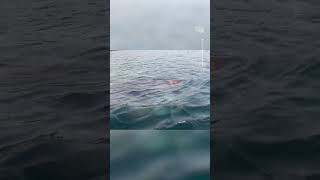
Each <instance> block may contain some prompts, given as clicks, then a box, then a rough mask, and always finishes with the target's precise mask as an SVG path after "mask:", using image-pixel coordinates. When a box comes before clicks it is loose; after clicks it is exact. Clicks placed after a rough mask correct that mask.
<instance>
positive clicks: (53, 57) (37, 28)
mask: <svg viewBox="0 0 320 180" xmlns="http://www.w3.org/2000/svg"><path fill="white" fill-rule="evenodd" d="M107 13H108V11H107V8H106V1H105V0H84V1H78V0H67V1H54V0H41V1H39V0H31V1H22V0H13V1H11V0H10V1H7V0H4V1H1V2H0V42H1V43H0V122H1V124H0V179H1V180H22V179H23V180H44V179H46V180H57V179H59V180H70V179H77V180H88V179H94V180H97V179H103V180H105V179H107V177H108V163H107V161H108V159H107V157H108V146H107V144H108V141H107V137H106V136H107V134H108V122H107V115H106V112H107V102H108V100H106V99H107V98H108V96H107V94H106V90H107V89H108V84H109V83H108V78H107V76H106V72H107V69H106V67H107V64H108V48H107V47H106V42H107V41H108V40H107V24H108V21H107Z"/></svg>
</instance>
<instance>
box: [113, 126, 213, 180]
mask: <svg viewBox="0 0 320 180" xmlns="http://www.w3.org/2000/svg"><path fill="white" fill-rule="evenodd" d="M110 165H111V174H110V179H111V180H126V179H130V180H144V179H152V180H209V179H210V133H209V131H207V130H171V131H157V130H141V131H139V130H136V131H126V130H124V131H111V146H110Z"/></svg>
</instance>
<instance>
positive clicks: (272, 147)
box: [211, 0, 320, 180]
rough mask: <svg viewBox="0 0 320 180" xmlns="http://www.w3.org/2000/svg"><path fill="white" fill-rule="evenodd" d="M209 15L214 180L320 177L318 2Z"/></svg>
mask: <svg viewBox="0 0 320 180" xmlns="http://www.w3.org/2000/svg"><path fill="white" fill-rule="evenodd" d="M211 11H212V13H213V20H214V22H213V25H214V26H213V27H214V29H213V34H211V36H212V38H213V39H214V41H213V42H214V43H213V46H212V48H213V49H214V54H215V55H216V56H215V57H214V60H213V63H214V64H213V66H214V71H212V74H213V77H214V78H213V79H212V82H213V83H212V87H213V102H214V104H213V107H214V109H213V111H214V113H215V114H214V117H213V118H214V119H215V121H216V122H215V123H214V124H213V135H212V140H213V144H214V149H213V156H214V157H213V158H214V159H215V160H214V162H213V164H214V169H213V171H214V172H213V174H214V179H216V180H220V179H237V180H242V179H243V180H248V179H254V180H260V179H261V180H262V179H263V180H265V179H268V180H269V179H310V180H311V179H312V180H316V179H319V178H320V169H319V167H320V159H319V157H320V151H319V148H320V146H319V144H320V139H319V137H320V121H319V117H320V98H319V97H320V96H319V92H320V86H319V77H320V76H319V75H320V61H319V57H320V53H319V43H320V34H319V32H318V31H319V29H320V21H319V19H320V15H319V12H320V2H319V1H303V0H291V1H282V0H271V1H264V0H255V1H250V0H239V1H233V0H223V1H215V2H214V8H212V9H211Z"/></svg>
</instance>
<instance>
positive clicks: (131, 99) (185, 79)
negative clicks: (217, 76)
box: [110, 50, 210, 129]
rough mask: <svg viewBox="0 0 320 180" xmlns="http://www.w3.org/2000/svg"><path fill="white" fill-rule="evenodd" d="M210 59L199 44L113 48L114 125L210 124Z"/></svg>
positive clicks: (174, 126) (177, 126) (173, 126)
mask: <svg viewBox="0 0 320 180" xmlns="http://www.w3.org/2000/svg"><path fill="white" fill-rule="evenodd" d="M209 61H210V60H209V51H204V52H203V61H202V51H201V50H190V51H188V50H179V51H173V50H169V51H165V50H146V51H143V50H138V51H134V50H133V51H132V50H131V51H130V50H129V51H113V52H112V53H111V67H110V68H111V73H110V76H111V77H110V78H111V82H110V83H111V87H110V106H111V119H110V124H111V129H209V127H210V65H209ZM172 80H177V83H170V82H172Z"/></svg>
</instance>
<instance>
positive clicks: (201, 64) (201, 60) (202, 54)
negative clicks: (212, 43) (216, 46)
mask: <svg viewBox="0 0 320 180" xmlns="http://www.w3.org/2000/svg"><path fill="white" fill-rule="evenodd" d="M201 66H202V67H203V38H202V39H201Z"/></svg>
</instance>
